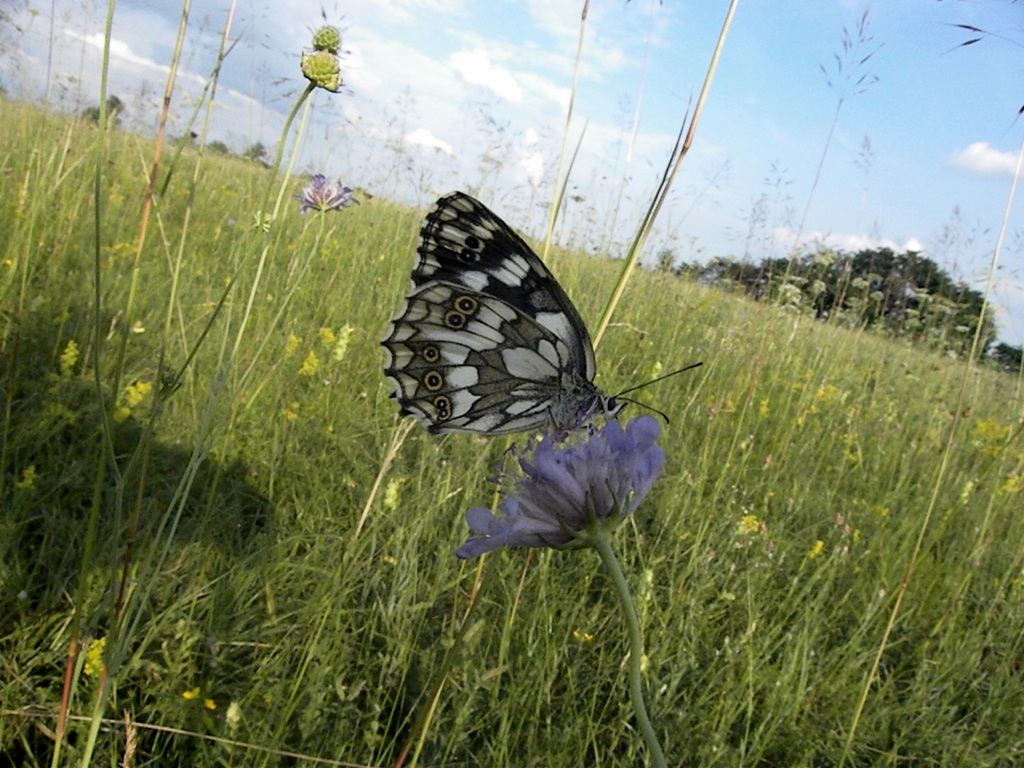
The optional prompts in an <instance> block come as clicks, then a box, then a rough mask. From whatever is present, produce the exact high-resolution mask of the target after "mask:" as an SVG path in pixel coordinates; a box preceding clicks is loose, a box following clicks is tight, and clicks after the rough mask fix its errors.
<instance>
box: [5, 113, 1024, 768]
mask: <svg viewBox="0 0 1024 768" xmlns="http://www.w3.org/2000/svg"><path fill="white" fill-rule="evenodd" d="M0 110H2V112H0V114H2V119H0V147H3V149H2V150H0V155H2V159H0V169H2V173H0V221H3V222H4V225H3V227H2V231H0V408H2V426H0V429H2V434H0V505H2V506H0V548H2V549H0V728H2V732H0V762H2V763H3V764H4V765H12V766H24V765H39V766H42V765H64V764H66V765H78V764H80V762H81V761H83V760H87V761H88V763H87V764H90V765H111V766H114V765H125V766H143V765H182V766H186V765H187V766H218V765H252V766H271V765H344V766H380V765H424V766H427V765H465V766H477V765H480V766H567V767H571V766H593V765H599V766H612V765H616V766H618V765H621V766H633V765H641V764H645V761H646V752H645V747H644V745H643V742H642V741H641V740H640V739H639V738H638V736H637V733H636V730H635V725H634V723H633V720H632V710H631V709H630V707H629V701H628V698H627V695H626V689H625V650H626V649H625V645H624V643H623V640H622V637H623V635H622V628H621V624H622V620H621V616H620V614H619V611H618V606H617V604H616V602H615V601H614V599H613V597H612V595H611V593H610V590H609V585H608V580H607V578H606V576H605V574H604V572H603V571H602V569H601V568H600V563H599V561H598V558H597V556H596V555H595V554H593V553H592V552H589V551H577V552H557V551H549V550H531V551H525V550H516V551H501V552H497V553H494V554H491V555H487V556H485V557H484V558H482V559H480V560H471V561H460V560H458V559H457V558H456V557H455V556H454V551H455V549H456V548H457V547H458V546H459V544H461V543H462V542H463V541H464V540H465V538H466V536H467V534H468V529H467V527H466V524H465V521H464V518H463V515H464V512H465V510H466V509H468V508H469V507H471V506H477V505H488V504H492V503H493V501H494V486H493V485H492V484H491V483H489V482H488V478H489V477H490V476H491V475H492V474H493V471H494V466H495V464H496V462H498V461H499V460H500V459H501V457H502V456H503V455H504V453H505V452H506V451H507V449H508V447H509V445H510V441H509V440H507V439H504V438H495V439H485V438H481V437H475V436H470V435H452V436H444V437H438V436H434V435H430V434H428V433H427V432H426V431H425V430H423V429H422V428H420V427H419V426H415V427H413V428H411V429H410V425H409V424H408V423H406V422H403V421H402V420H400V419H399V417H398V414H397V411H396V408H395V406H394V403H393V402H392V401H391V400H390V399H389V397H388V395H389V392H390V387H389V386H388V384H387V382H386V380H385V378H384V375H383V371H382V364H383V353H382V351H381V349H380V346H379V340H380V338H381V337H382V335H383V334H384V331H385V329H386V327H387V324H388V321H389V319H390V317H391V316H392V314H393V313H394V311H395V310H396V309H397V308H398V306H399V305H400V302H401V298H402V297H403V296H404V294H405V292H406V290H407V288H408V280H409V270H410V266H411V264H412V259H413V254H414V251H415V247H416V241H417V234H418V229H419V226H420V222H421V219H422V212H420V211H415V210H409V209H404V208H400V207H397V206H394V205H391V204H389V203H388V202H386V201H384V200H380V199H373V200H370V199H367V198H365V197H364V199H363V200H362V204H361V205H360V206H357V207H352V208H349V209H346V210H344V211H337V212H334V211H331V212H327V213H323V214H318V213H309V214H307V215H305V216H299V215H298V203H297V202H295V201H293V200H291V199H290V197H289V196H290V195H292V194H294V193H297V192H299V191H300V189H301V187H302V186H303V184H304V183H305V181H306V180H305V179H304V178H300V177H298V176H295V177H291V178H284V177H282V175H280V174H278V175H277V176H274V175H273V174H272V173H271V172H270V171H269V170H267V169H266V168H263V167H262V166H260V165H258V164H256V163H252V162H249V161H246V160H243V159H240V158H234V157H221V156H214V155H210V154H203V153H201V152H199V151H198V150H197V149H196V148H194V147H186V148H183V149H180V150H179V149H178V148H175V147H167V148H166V149H165V153H166V157H165V160H164V163H163V164H162V166H161V169H160V173H159V176H158V179H157V184H156V187H155V194H154V198H153V207H152V209H151V210H149V211H146V210H145V208H144V205H143V203H144V200H145V199H146V178H147V171H148V168H149V164H150V163H151V161H152V157H153V154H154V149H153V145H152V141H151V140H149V139H142V138H139V137H137V136H133V135H130V134H127V133H122V132H120V131H109V132H106V133H103V134H100V133H99V132H98V131H97V129H96V126H95V125H93V124H89V123H88V122H84V121H81V120H78V121H76V120H72V119H68V118H66V117H60V116H56V115H53V114H49V113H46V112H43V111H40V110H38V109H35V108H32V107H28V106H23V105H16V104H13V103H9V102H4V103H0ZM356 196H357V197H359V196H360V193H359V192H358V191H357V193H356ZM275 198H279V202H280V204H279V205H278V206H276V207H275V208H274V209H273V211H274V212H273V214H271V213H270V211H271V210H272V209H271V201H272V200H273V199H275ZM485 202H487V201H485ZM498 212H499V213H500V214H502V215H504V216H506V218H507V219H508V220H509V221H510V222H511V223H513V224H514V222H515V212H514V211H502V210H500V209H498ZM144 222H145V224H146V226H147V230H146V234H145V237H144V239H143V240H144V241H143V244H142V246H141V247H140V246H139V241H140V233H141V232H142V231H143V223H144ZM549 261H550V263H551V267H552V270H553V271H554V272H555V273H556V275H557V276H558V278H559V280H560V282H561V283H562V284H563V285H564V286H565V288H566V290H567V292H568V294H569V295H570V296H571V297H573V298H574V300H575V301H576V303H577V305H578V307H579V309H580V312H581V314H582V315H583V316H584V319H585V320H587V321H588V323H593V322H595V321H596V319H597V316H598V314H599V312H600V311H601V309H602V308H603V306H604V302H605V300H606V298H607V296H608V295H609V293H610V292H611V290H612V287H613V286H614V284H615V281H616V279H617V277H618V273H619V269H620V264H619V263H618V262H616V261H612V260H609V259H604V258H599V257H594V256H588V255H585V254H581V253H576V252H572V251H556V252H554V253H553V255H552V257H551V258H550V259H549ZM97 299H99V301H97ZM597 357H598V371H599V373H598V383H599V384H600V385H601V386H602V387H603V388H604V390H605V391H608V392H617V391H620V390H622V389H625V388H627V387H630V386H633V385H635V384H637V383H641V382H643V381H646V380H648V379H651V378H653V377H655V376H656V375H658V374H659V373H661V372H664V371H668V370H672V369H673V368H677V367H680V366H682V365H686V364H689V363H692V362H696V361H703V366H702V367H701V368H699V369H697V370H695V371H691V372H688V373H686V374H683V375H680V376H675V377H673V378H670V379H668V380H666V381H663V382H661V383H658V384H656V385H654V386H652V387H650V388H648V389H645V390H642V391H641V392H640V393H639V395H638V397H639V398H640V399H642V400H644V401H646V402H649V403H650V404H652V405H653V406H654V407H656V408H658V409H660V410H661V411H664V412H665V413H666V415H667V416H668V417H669V422H668V423H667V424H664V425H663V428H662V437H661V439H660V441H659V442H660V445H661V446H662V447H663V449H664V451H665V453H666V456H667V466H666V469H665V471H664V474H663V475H662V477H661V478H660V479H659V480H658V482H657V483H656V484H655V485H654V488H653V490H652V492H651V494H650V496H649V497H648V498H647V500H646V501H645V502H644V504H643V505H642V506H641V507H640V508H639V510H638V511H637V512H636V513H635V514H634V515H633V516H632V517H631V518H630V519H629V521H628V522H627V523H626V524H625V525H624V526H623V527H622V528H621V529H620V530H619V531H618V532H617V534H616V540H615V541H616V547H617V550H618V553H619V557H620V558H621V560H622V562H623V565H624V567H625V569H626V574H627V578H628V580H629V582H630V585H631V588H632V590H633V594H634V598H635V599H636V602H637V605H638V611H639V615H640V619H641V624H642V627H643V632H644V639H645V643H646V656H645V658H644V659H643V666H644V684H645V687H646V692H647V704H648V709H649V712H650V714H651V718H652V720H653V723H654V727H655V730H656V731H657V733H658V736H659V738H660V739H661V743H662V746H663V748H664V750H665V753H666V755H667V757H668V762H669V764H670V765H678V766H681V765H692V766H842V765H846V766H865V767H866V766H894V767H895V766H900V767H901V768H902V767H903V766H908V765H914V766H930V765H934V766H944V767H950V766H971V767H972V768H975V767H984V766H993V767H995V766H1007V767H1009V766H1014V765H1020V764H1021V762H1022V760H1024V668H1022V654H1024V585H1022V577H1024V566H1022V556H1024V548H1022V542H1024V517H1022V515H1021V493H1022V489H1024V451H1022V449H1021V442H1020V414H1021V408H1022V398H1021V391H1020V386H1019V382H1018V380H1017V379H1016V378H1014V377H1013V376H1010V375H1007V374H1004V373H1000V372H996V371H993V370H989V369H986V368H984V367H978V366H973V365H968V364H967V363H966V362H965V361H964V360H955V359H949V358H945V357H938V356H935V355H931V354H928V353H926V352H923V351H919V350H916V349H914V348H913V347H912V346H909V345H906V344H896V343H893V342H891V341H887V340H885V339H882V338H879V337H877V336H873V335H869V334H865V333H859V332H857V331H854V330H849V329H846V328H842V327H839V326H838V325H837V324H829V323H822V322H818V321H815V320H814V319H813V318H812V317H810V316H808V315H806V314H802V313H801V312H799V311H797V310H794V309H792V308H790V309H783V308H779V307H773V306H768V305H765V304H759V303H754V302H751V301H749V300H746V299H743V298H741V297H737V296H734V295H731V294H729V293H728V292H725V291H722V290H717V289H713V288H707V287H702V286H698V285H695V284H692V283H689V282H687V281H685V280H683V279H679V278H676V277H673V276H671V275H669V274H664V273H657V272H649V271H645V270H639V271H638V272H637V273H636V274H635V275H634V276H633V277H632V279H631V281H630V283H629V284H628V286H627V290H626V294H625V296H624V298H623V301H622V303H621V305H620V306H619V309H618V311H617V314H616V316H615V317H614V318H613V323H612V325H611V327H610V328H609V331H608V333H607V334H606V335H605V337H604V339H603V341H602V343H601V345H600V347H599V349H598V350H597ZM639 412H641V409H640V408H639V407H638V406H630V407H629V409H628V410H627V411H626V413H625V414H624V418H628V417H630V416H631V415H636V414H637V413H639ZM58 745H59V748H58Z"/></svg>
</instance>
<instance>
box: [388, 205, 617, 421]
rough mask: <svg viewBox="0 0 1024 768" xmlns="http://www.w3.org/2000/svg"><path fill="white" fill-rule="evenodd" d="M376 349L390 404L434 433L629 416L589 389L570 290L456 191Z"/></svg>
mask: <svg viewBox="0 0 1024 768" xmlns="http://www.w3.org/2000/svg"><path fill="white" fill-rule="evenodd" d="M381 343H382V344H383V346H384V349H385V350H386V351H387V363H386V364H385V368H384V372H385V374H386V375H387V377H388V380H389V381H390V382H391V385H392V388H393V392H392V394H391V397H392V398H393V399H395V400H397V401H398V404H399V407H400V408H401V412H402V413H403V414H405V415H412V416H415V417H416V418H417V419H419V420H420V422H421V423H423V424H424V425H425V426H426V427H427V428H428V429H430V431H431V432H476V433H479V434H486V435H499V434H506V433H509V432H520V431H524V430H531V429H538V428H541V429H543V428H552V429H555V430H568V429H574V428H576V427H579V426H581V425H583V424H585V423H586V422H588V421H589V420H591V419H592V418H593V417H594V416H598V415H605V416H613V415H615V414H616V413H617V412H618V411H619V410H620V409H621V407H622V405H621V404H620V403H618V402H617V401H616V400H615V398H614V397H608V396H606V395H604V394H603V393H602V392H601V390H599V389H598V388H597V387H596V386H594V382H593V379H594V367H595V366H594V348H593V345H592V344H591V341H590V334H588V333H587V328H586V326H585V325H584V324H583V320H582V319H581V318H580V314H579V312H577V311H576V307H574V306H573V304H572V302H571V301H569V297H568V296H566V295H565V291H563V290H562V287H561V286H560V285H559V284H558V283H557V282H556V281H555V278H554V277H552V276H551V273H550V272H548V270H547V267H545V266H544V264H543V262H542V261H541V260H540V259H539V258H538V257H537V255H536V254H535V253H534V252H533V251H532V250H530V247H529V246H528V245H527V244H526V243H525V242H523V240H522V238H521V237H519V235H517V234H516V233H515V232H513V231H512V229H511V228H510V227H509V226H508V225H507V224H506V223H505V222H504V221H502V220H501V219H500V218H498V217H497V216H496V215H495V214H494V213H492V212H491V211H490V210H488V208H487V207H486V206H484V205H483V204H482V203H480V202H479V201H477V200H474V199H473V198H472V197H470V196H469V195H466V194H463V193H461V192H454V193H452V194H450V195H448V196H446V197H442V198H441V199H440V200H438V201H437V205H436V206H435V208H434V210H432V211H431V212H430V213H429V214H428V215H427V218H426V220H425V221H424V222H423V228H422V229H421V230H420V242H419V247H418V248H417V256H416V263H415V264H414V265H413V269H412V287H411V289H410V291H409V295H408V297H407V298H406V300H405V304H404V306H403V307H402V309H401V310H400V311H399V313H398V314H397V315H396V316H395V317H394V319H393V320H392V321H391V325H390V326H389V327H388V331H387V335H386V337H385V338H384V340H383V341H382V342H381Z"/></svg>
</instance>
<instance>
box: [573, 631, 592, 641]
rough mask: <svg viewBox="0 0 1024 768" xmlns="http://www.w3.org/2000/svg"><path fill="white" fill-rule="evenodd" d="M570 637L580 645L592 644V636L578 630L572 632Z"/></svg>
mask: <svg viewBox="0 0 1024 768" xmlns="http://www.w3.org/2000/svg"><path fill="white" fill-rule="evenodd" d="M572 636H573V638H574V639H575V640H579V641H580V642H581V643H590V642H593V640H594V636H593V635H592V634H590V633H589V632H580V631H579V630H578V629H574V630H573V631H572Z"/></svg>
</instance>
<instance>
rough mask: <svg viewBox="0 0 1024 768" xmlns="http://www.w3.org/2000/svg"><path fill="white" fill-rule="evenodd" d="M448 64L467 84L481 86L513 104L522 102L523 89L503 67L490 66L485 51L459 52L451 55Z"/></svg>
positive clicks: (478, 49) (479, 49)
mask: <svg viewBox="0 0 1024 768" xmlns="http://www.w3.org/2000/svg"><path fill="white" fill-rule="evenodd" d="M450 63H451V67H452V69H454V70H455V71H456V72H457V73H458V74H459V75H461V77H462V79H463V80H465V81H466V82H467V83H470V84H472V85H482V86H483V87H484V88H487V89H488V90H491V91H493V92H494V93H496V94H497V95H498V96H500V97H501V98H503V99H505V100H506V101H511V102H512V103H514V104H518V103H519V102H521V101H522V100H523V89H522V88H521V87H520V85H519V83H518V82H517V81H516V79H515V77H513V75H512V73H511V72H509V71H508V70H507V69H505V68H504V67H502V66H500V65H498V64H492V63H491V59H490V57H489V56H488V55H487V51H485V50H483V49H481V48H476V49H474V50H472V51H459V52H458V53H454V54H452V57H451V60H450Z"/></svg>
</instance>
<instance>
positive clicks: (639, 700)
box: [586, 527, 668, 768]
mask: <svg viewBox="0 0 1024 768" xmlns="http://www.w3.org/2000/svg"><path fill="white" fill-rule="evenodd" d="M588 533H589V535H587V537H586V539H587V542H588V543H589V544H590V545H591V546H593V547H594V549H596V550H597V553H598V554H599V555H600V556H601V562H603V563H604V567H605V570H607V571H608V575H609V576H611V579H612V587H614V589H615V594H616V595H618V598H619V602H620V603H621V604H622V612H623V613H624V614H625V616H626V630H627V634H628V635H629V670H628V672H629V698H630V700H631V701H632V702H633V710H634V711H635V712H636V723H637V725H638V726H639V727H640V733H642V734H643V736H644V740H645V741H646V742H647V749H648V750H649V751H650V753H651V764H652V765H654V766H657V768H668V763H666V762H665V753H664V752H662V751H661V744H659V743H658V737H657V736H656V735H655V733H654V726H652V725H651V719H650V718H649V717H648V716H647V705H646V704H645V703H644V691H643V685H642V680H641V674H640V665H641V662H642V661H643V655H644V642H643V638H642V637H641V635H640V619H639V618H637V615H636V607H635V606H634V604H633V598H632V596H631V595H630V594H629V584H628V583H627V582H626V576H625V574H624V573H623V572H622V567H621V566H620V565H619V560H618V558H617V557H615V552H614V551H613V550H612V542H611V536H610V534H609V533H608V532H607V531H604V530H601V528H600V527H596V530H593V531H590V532H588Z"/></svg>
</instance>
